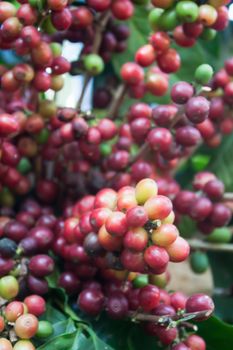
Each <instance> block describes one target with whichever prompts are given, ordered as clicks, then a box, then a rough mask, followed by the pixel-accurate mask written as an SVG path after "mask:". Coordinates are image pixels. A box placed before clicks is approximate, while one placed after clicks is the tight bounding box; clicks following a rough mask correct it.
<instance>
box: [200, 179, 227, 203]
mask: <svg viewBox="0 0 233 350" xmlns="http://www.w3.org/2000/svg"><path fill="white" fill-rule="evenodd" d="M224 190H225V188H224V183H223V182H222V181H220V180H217V179H216V180H210V181H208V182H207V183H206V184H205V186H204V188H203V191H204V192H205V193H206V195H207V196H208V197H209V198H210V199H211V200H213V201H218V200H221V198H222V196H223V194H224Z"/></svg>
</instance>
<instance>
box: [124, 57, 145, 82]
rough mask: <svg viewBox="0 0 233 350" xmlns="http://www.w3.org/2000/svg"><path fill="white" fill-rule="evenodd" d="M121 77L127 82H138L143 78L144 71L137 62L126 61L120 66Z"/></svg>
mask: <svg viewBox="0 0 233 350" xmlns="http://www.w3.org/2000/svg"><path fill="white" fill-rule="evenodd" d="M121 77H122V79H123V80H124V81H125V83H127V84H132V85H134V84H139V83H140V82H141V81H142V80H143V79H144V71H143V69H142V68H141V67H140V66H139V65H138V64H137V63H134V62H128V63H125V64H123V66H122V67H121Z"/></svg>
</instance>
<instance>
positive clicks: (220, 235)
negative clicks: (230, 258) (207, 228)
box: [206, 227, 232, 243]
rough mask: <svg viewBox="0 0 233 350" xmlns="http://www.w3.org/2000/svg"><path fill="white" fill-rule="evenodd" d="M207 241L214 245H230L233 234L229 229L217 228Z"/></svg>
mask: <svg viewBox="0 0 233 350" xmlns="http://www.w3.org/2000/svg"><path fill="white" fill-rule="evenodd" d="M206 239H207V241H209V242H213V243H229V242H230V241H231V239H232V233H231V231H230V230H229V228H227V227H222V228H216V229H215V230H213V231H212V232H211V233H210V234H209V235H208V236H207V238H206Z"/></svg>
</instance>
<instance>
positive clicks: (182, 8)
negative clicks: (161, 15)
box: [176, 1, 199, 23]
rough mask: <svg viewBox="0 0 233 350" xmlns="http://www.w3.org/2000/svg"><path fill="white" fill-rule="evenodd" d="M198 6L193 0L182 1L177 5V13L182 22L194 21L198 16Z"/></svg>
mask: <svg viewBox="0 0 233 350" xmlns="http://www.w3.org/2000/svg"><path fill="white" fill-rule="evenodd" d="M198 10H199V8H198V6H197V4H195V3H194V2H193V1H181V2H179V3H178V4H177V5H176V14H177V16H178V18H179V19H180V20H181V21H182V22H186V23H192V22H195V21H196V20H197V18H198Z"/></svg>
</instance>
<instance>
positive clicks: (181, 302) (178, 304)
mask: <svg viewBox="0 0 233 350" xmlns="http://www.w3.org/2000/svg"><path fill="white" fill-rule="evenodd" d="M187 299H188V297H186V295H184V294H183V293H182V292H175V293H172V294H171V295H170V302H171V305H172V306H173V307H174V309H175V310H176V311H179V310H184V309H185V305H186V301H187Z"/></svg>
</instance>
